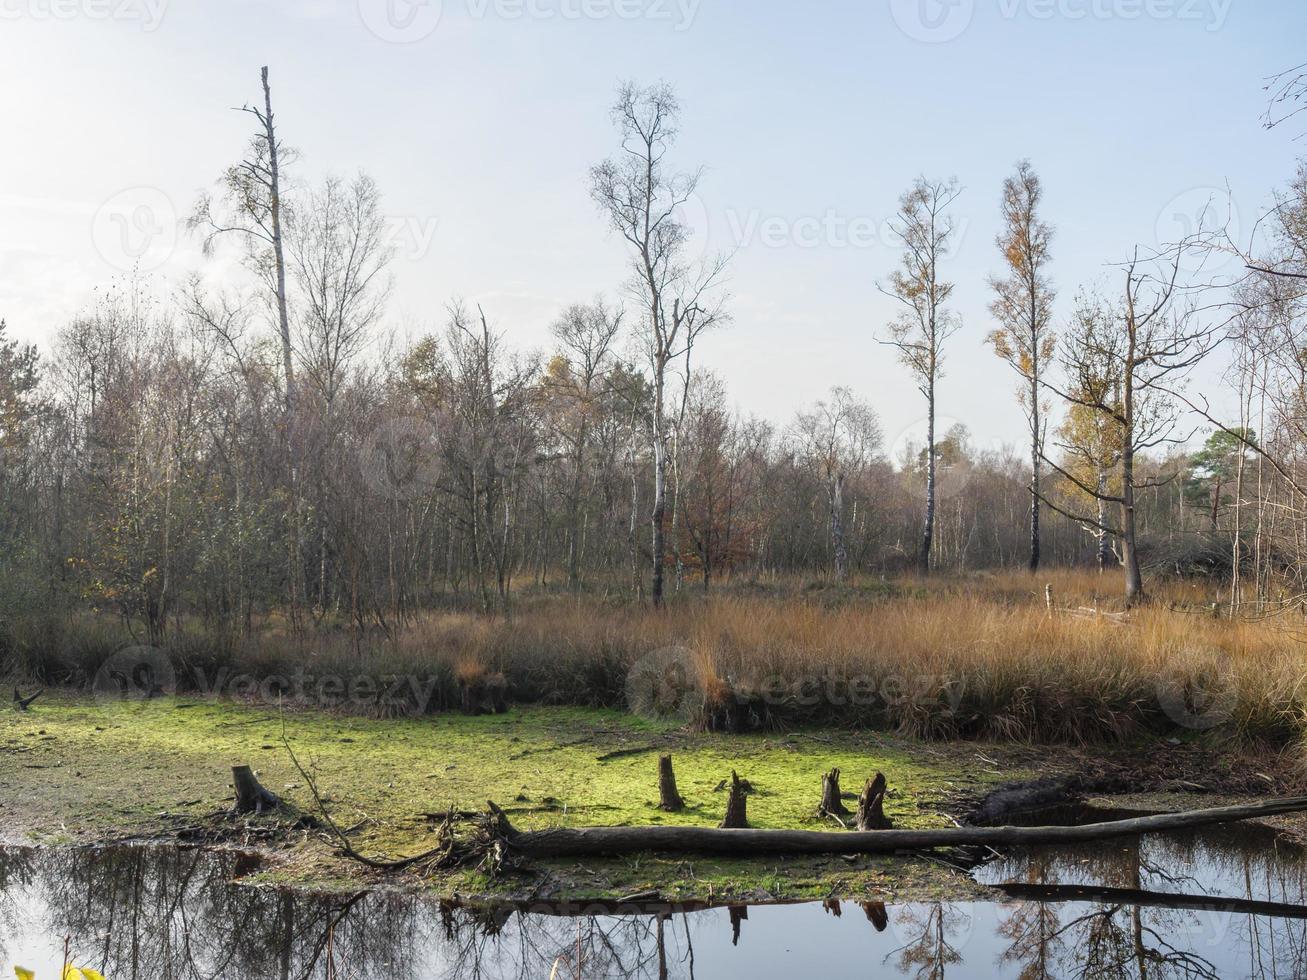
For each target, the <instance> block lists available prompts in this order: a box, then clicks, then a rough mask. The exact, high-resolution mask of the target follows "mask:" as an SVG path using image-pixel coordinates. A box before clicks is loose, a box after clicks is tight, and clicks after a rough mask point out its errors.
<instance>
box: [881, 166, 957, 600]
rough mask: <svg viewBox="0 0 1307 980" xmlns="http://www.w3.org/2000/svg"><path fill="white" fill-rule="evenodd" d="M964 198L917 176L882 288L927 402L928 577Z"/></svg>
mask: <svg viewBox="0 0 1307 980" xmlns="http://www.w3.org/2000/svg"><path fill="white" fill-rule="evenodd" d="M960 194H961V189H960V188H959V186H958V182H957V180H956V178H955V179H950V180H947V181H931V180H927V179H926V178H925V177H918V178H917V180H916V182H915V183H914V184H913V185H912V188H911V189H910V190H909V191H908V192H907V193H906V194H904V195H903V197H902V198H900V199H899V211H898V217H897V220H896V221H895V222H894V223H893V224H892V225H891V230H892V231H893V234H894V236H895V237H896V238H897V239H898V240H899V243H900V245H901V246H902V248H903V262H902V268H901V269H899V270H898V271H896V272H895V273H894V274H893V275H892V276H891V277H890V280H889V288H888V289H886V288H884V287H878V288H880V289H881V292H883V293H885V294H886V295H887V296H890V297H891V298H893V299H895V300H897V301H898V302H899V303H900V304H901V305H902V307H903V309H902V310H901V311H900V313H899V315H898V317H897V318H896V319H895V320H894V321H893V322H891V323H890V325H889V332H890V339H889V340H888V341H885V343H887V344H889V345H890V346H891V347H894V348H895V349H896V350H898V352H899V361H900V362H901V363H902V364H903V365H904V367H906V368H907V369H908V370H909V371H911V372H912V377H913V379H914V380H915V381H916V382H917V388H918V390H919V391H920V392H921V394H922V396H923V397H924V398H925V399H926V516H925V521H924V525H923V528H922V532H921V551H920V553H919V557H918V567H919V569H920V571H921V574H923V575H926V574H929V572H930V557H931V542H932V541H933V540H934V536H935V496H936V494H935V475H936V460H935V406H936V390H935V389H936V385H937V383H938V381H939V378H940V376H941V374H942V372H943V365H944V345H945V343H947V341H948V339H949V338H950V337H952V336H953V334H955V333H956V332H957V331H958V329H959V328H960V327H961V321H960V320H959V318H958V316H957V314H956V313H954V312H953V311H951V310H948V309H946V308H945V304H946V303H947V302H948V300H949V297H950V296H951V295H952V294H953V284H952V283H950V282H945V281H944V280H943V279H942V278H940V269H939V265H940V262H941V261H943V260H944V259H945V258H946V257H947V255H948V251H949V248H950V247H951V246H952V244H953V240H954V236H955V235H956V233H957V225H956V223H955V222H954V220H953V218H952V217H951V216H950V215H949V213H948V209H949V207H950V206H951V205H952V204H953V202H954V201H956V200H957V199H958V196H959V195H960Z"/></svg>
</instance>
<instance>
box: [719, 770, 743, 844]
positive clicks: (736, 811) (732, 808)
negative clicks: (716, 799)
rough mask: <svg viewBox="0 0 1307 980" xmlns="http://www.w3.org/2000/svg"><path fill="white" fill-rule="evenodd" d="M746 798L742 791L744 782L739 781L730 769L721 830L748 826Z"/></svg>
mask: <svg viewBox="0 0 1307 980" xmlns="http://www.w3.org/2000/svg"><path fill="white" fill-rule="evenodd" d="M748 799H749V798H748V796H746V795H745V792H744V784H743V783H742V782H740V777H739V776H738V775H736V773H735V772H734V771H732V772H731V786H730V796H729V797H728V798H727V800H726V816H725V817H724V818H723V820H722V822H721V829H722V830H740V829H743V828H745V827H747V826H749V818H748V814H747V813H746V809H747V804H748Z"/></svg>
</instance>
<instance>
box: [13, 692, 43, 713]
mask: <svg viewBox="0 0 1307 980" xmlns="http://www.w3.org/2000/svg"><path fill="white" fill-rule="evenodd" d="M44 693H45V689H44V688H42V689H41V690H39V691H37V692H36V693H35V694H33V695H32V696H31V697H27V698H25V697H23V696H22V695H21V694H19V693H18V688H14V710H15V711H26V710H27V709H28V708H30V707H31V706H32V702H33V701H35V700H36V699H37V698H39V697H40V696H41V695H42V694H44Z"/></svg>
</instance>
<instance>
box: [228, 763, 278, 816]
mask: <svg viewBox="0 0 1307 980" xmlns="http://www.w3.org/2000/svg"><path fill="white" fill-rule="evenodd" d="M231 781H232V785H233V786H235V788H236V806H235V811H234V812H236V813H242V814H243V813H255V814H258V813H262V812H263V811H264V810H272V809H275V808H276V807H277V805H278V804H280V803H281V800H280V799H279V798H278V797H277V794H276V793H273V792H272V791H271V790H268V789H265V788H264V786H263V784H262V783H260V782H259V780H258V779H257V778H256V777H255V775H254V770H253V769H251V768H250V767H249V766H232V767H231Z"/></svg>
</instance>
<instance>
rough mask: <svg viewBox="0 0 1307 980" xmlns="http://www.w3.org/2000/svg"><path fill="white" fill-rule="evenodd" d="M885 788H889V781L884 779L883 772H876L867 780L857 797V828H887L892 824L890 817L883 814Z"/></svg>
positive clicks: (865, 829) (864, 829) (863, 829)
mask: <svg viewBox="0 0 1307 980" xmlns="http://www.w3.org/2000/svg"><path fill="white" fill-rule="evenodd" d="M887 789H889V783H888V782H887V781H886V779H885V774H884V773H881V772H878V773H876V775H875V776H874V777H872V778H871V779H869V780H867V785H866V786H865V787H864V788H863V790H862V795H861V796H859V797H858V816H857V820H856V823H857V826H858V829H859V830H862V831H867V830H889V829H890V828H892V827H893V826H894V824H893V823H892V822H891V821H890V818H889V817H887V816H885V792H886V790H887Z"/></svg>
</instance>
